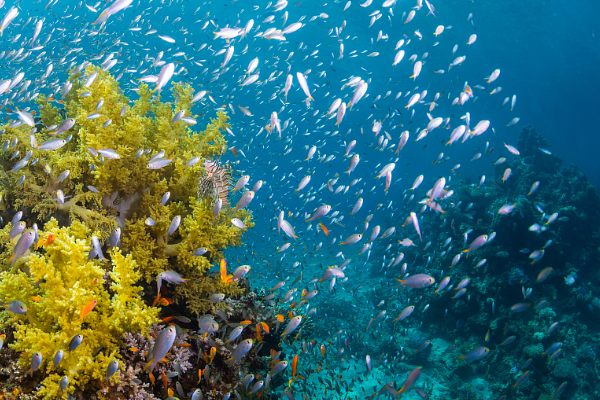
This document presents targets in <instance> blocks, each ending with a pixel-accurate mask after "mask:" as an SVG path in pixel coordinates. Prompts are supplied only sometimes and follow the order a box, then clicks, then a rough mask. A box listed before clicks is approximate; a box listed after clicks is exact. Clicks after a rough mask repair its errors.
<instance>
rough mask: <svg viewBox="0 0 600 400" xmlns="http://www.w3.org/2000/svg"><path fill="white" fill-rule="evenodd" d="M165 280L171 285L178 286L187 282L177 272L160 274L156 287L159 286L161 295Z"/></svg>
mask: <svg viewBox="0 0 600 400" xmlns="http://www.w3.org/2000/svg"><path fill="white" fill-rule="evenodd" d="M163 280H165V281H167V282H169V283H174V284H176V285H179V284H180V283H185V282H186V281H187V279H183V278H182V277H181V275H179V274H178V273H177V272H175V271H163V272H161V273H160V274H158V276H157V277H156V282H157V284H156V286H157V290H158V293H160V288H161V286H162V281H163Z"/></svg>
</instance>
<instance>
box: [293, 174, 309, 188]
mask: <svg viewBox="0 0 600 400" xmlns="http://www.w3.org/2000/svg"><path fill="white" fill-rule="evenodd" d="M309 182H310V175H307V176H305V177H304V178H302V180H301V181H300V183H299V184H298V188H297V189H296V190H295V192H298V191H300V190H302V189H304V188H305V187H306V185H308V183H309Z"/></svg>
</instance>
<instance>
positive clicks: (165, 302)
mask: <svg viewBox="0 0 600 400" xmlns="http://www.w3.org/2000/svg"><path fill="white" fill-rule="evenodd" d="M158 304H160V305H161V306H165V307H166V306H168V305H169V304H173V300H171V299H167V298H166V297H163V298H162V299H160V300H159V301H158Z"/></svg>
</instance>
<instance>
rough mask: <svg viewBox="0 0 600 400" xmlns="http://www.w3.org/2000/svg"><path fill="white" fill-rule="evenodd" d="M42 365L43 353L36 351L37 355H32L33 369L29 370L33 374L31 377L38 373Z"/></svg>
mask: <svg viewBox="0 0 600 400" xmlns="http://www.w3.org/2000/svg"><path fill="white" fill-rule="evenodd" d="M41 364H42V353H40V352H39V351H36V352H35V353H33V354H32V355H31V369H30V370H29V371H30V372H31V375H30V376H33V373H34V372H35V371H37V369H38V368H39V367H40V365H41Z"/></svg>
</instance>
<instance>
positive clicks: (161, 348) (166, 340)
mask: <svg viewBox="0 0 600 400" xmlns="http://www.w3.org/2000/svg"><path fill="white" fill-rule="evenodd" d="M176 337H177V330H176V329H175V326H174V325H171V326H168V327H166V328H165V329H163V330H162V331H160V333H159V334H158V336H157V338H156V340H155V341H154V346H152V353H151V354H148V363H147V364H146V365H145V366H144V371H146V370H148V371H149V372H152V370H153V369H154V367H155V366H156V364H157V363H158V362H159V361H161V360H162V359H163V358H165V356H166V355H167V353H168V352H169V350H171V347H172V346H173V343H175V338H176Z"/></svg>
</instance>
